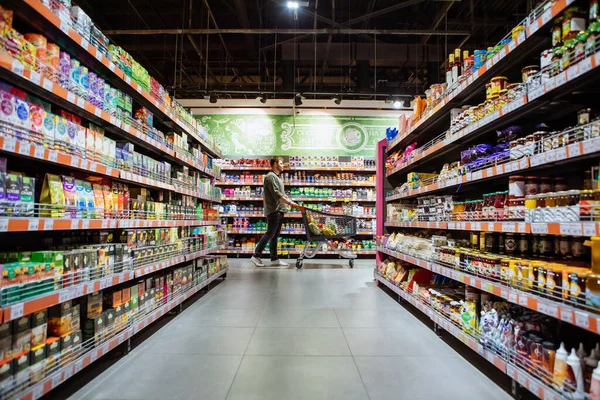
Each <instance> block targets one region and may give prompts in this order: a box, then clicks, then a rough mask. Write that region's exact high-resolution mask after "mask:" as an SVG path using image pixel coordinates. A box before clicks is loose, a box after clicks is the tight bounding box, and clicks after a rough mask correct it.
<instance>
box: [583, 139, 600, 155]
mask: <svg viewBox="0 0 600 400" xmlns="http://www.w3.org/2000/svg"><path fill="white" fill-rule="evenodd" d="M597 139H600V138H594V139H588V140H584V141H583V154H592V153H595V152H597V151H598V150H600V148H599V145H600V140H597Z"/></svg>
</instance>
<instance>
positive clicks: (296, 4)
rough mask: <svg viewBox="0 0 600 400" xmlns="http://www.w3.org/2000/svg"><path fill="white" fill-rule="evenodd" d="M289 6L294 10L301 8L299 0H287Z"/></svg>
mask: <svg viewBox="0 0 600 400" xmlns="http://www.w3.org/2000/svg"><path fill="white" fill-rule="evenodd" d="M287 7H288V8H291V9H293V10H297V9H298V8H300V3H299V2H297V1H288V2H287Z"/></svg>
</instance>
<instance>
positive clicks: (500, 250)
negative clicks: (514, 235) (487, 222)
mask: <svg viewBox="0 0 600 400" xmlns="http://www.w3.org/2000/svg"><path fill="white" fill-rule="evenodd" d="M495 235H496V236H497V238H496V240H497V241H498V254H505V249H504V246H505V244H504V241H505V238H504V233H496V234H495Z"/></svg>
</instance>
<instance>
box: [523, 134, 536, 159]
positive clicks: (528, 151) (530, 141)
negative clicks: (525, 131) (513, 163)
mask: <svg viewBox="0 0 600 400" xmlns="http://www.w3.org/2000/svg"><path fill="white" fill-rule="evenodd" d="M534 152H535V135H528V136H525V144H524V145H523V156H524V157H531V156H532V155H533V154H534Z"/></svg>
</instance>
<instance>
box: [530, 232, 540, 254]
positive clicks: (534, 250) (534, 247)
mask: <svg viewBox="0 0 600 400" xmlns="http://www.w3.org/2000/svg"><path fill="white" fill-rule="evenodd" d="M531 255H532V256H533V257H539V256H540V237H539V236H538V235H533V239H531Z"/></svg>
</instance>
